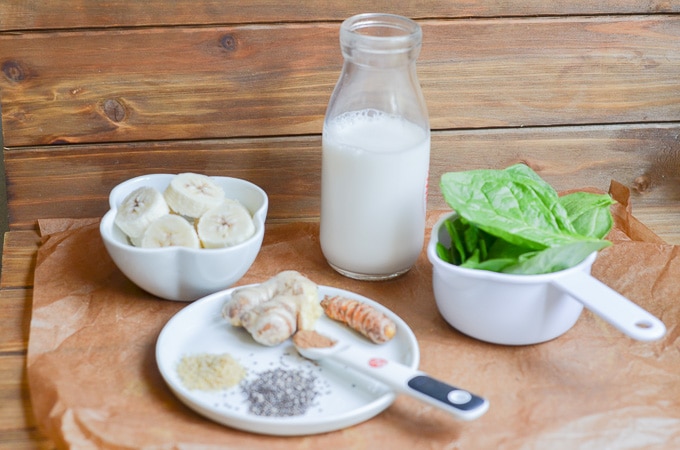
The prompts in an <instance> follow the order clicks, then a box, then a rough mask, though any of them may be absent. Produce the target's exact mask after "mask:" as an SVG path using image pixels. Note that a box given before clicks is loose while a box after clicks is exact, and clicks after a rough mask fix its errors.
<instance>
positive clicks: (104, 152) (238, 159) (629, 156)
mask: <svg viewBox="0 0 680 450" xmlns="http://www.w3.org/2000/svg"><path fill="white" fill-rule="evenodd" d="M679 135H680V125H637V126H623V125H621V126H592V127H558V128H536V129H509V130H506V129H502V130H460V131H446V132H435V133H434V134H433V137H432V157H431V165H430V190H429V199H428V207H429V208H431V209H440V208H443V207H445V204H444V202H443V200H442V197H441V194H440V192H439V189H438V187H437V183H438V179H439V177H440V176H441V174H442V173H444V172H446V171H453V170H469V169H475V168H485V167H492V168H503V167H507V166H508V165H510V164H513V163H516V162H526V163H527V164H529V165H530V166H532V167H533V168H534V169H535V170H536V171H537V172H538V173H539V174H540V175H541V176H542V177H544V178H545V179H546V180H547V181H548V182H549V183H551V184H552V185H553V186H555V188H556V189H558V190H564V189H572V188H577V187H584V186H594V187H597V188H599V189H602V190H606V189H607V188H608V187H609V183H610V181H611V180H612V179H616V180H617V181H619V182H621V183H623V184H625V185H627V186H629V187H630V188H631V189H632V190H633V191H634V198H633V206H634V209H635V211H636V212H641V213H644V210H645V209H646V208H661V209H663V211H664V212H663V214H662V215H659V217H660V219H661V220H668V221H669V223H667V224H666V225H664V226H663V227H662V226H659V227H653V228H655V231H657V232H658V233H660V234H663V235H665V236H666V237H667V238H670V239H671V240H672V241H675V242H679V243H680V230H678V229H677V227H675V226H674V224H673V221H677V220H679V219H680V140H679V138H678V136H679ZM5 156H6V161H5V164H6V167H7V171H8V173H12V178H11V179H9V180H8V183H9V184H8V192H9V196H10V211H9V212H10V220H11V224H12V227H13V229H30V228H32V227H34V223H35V220H36V219H37V218H49V217H98V216H101V215H103V214H104V213H105V212H106V210H107V209H108V202H107V196H108V192H109V191H110V189H111V188H112V187H113V186H115V185H116V184H117V183H119V182H121V181H123V180H125V179H127V178H130V177H133V176H136V175H142V174H145V173H162V172H166V173H178V172H182V171H195V172H200V173H207V174H209V175H223V176H234V177H239V178H245V179H248V180H250V181H252V182H254V183H256V184H258V185H260V186H261V187H262V188H263V189H265V191H267V193H268V194H269V197H270V207H269V215H268V220H270V221H291V220H316V219H318V215H319V202H320V180H321V179H320V172H321V142H320V138H319V137H317V136H310V137H290V138H277V139H230V140H221V141H184V142H172V143H155V144H149V143H139V144H121V145H117V144H109V145H97V146H94V145H83V146H55V147H36V148H31V149H20V150H9V151H7V152H6V155H5ZM395 182H397V180H395Z"/></svg>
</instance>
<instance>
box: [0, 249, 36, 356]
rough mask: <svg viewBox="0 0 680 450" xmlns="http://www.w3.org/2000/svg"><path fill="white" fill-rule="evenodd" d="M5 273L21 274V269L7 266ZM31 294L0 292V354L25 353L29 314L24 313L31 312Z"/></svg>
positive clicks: (18, 291) (11, 291)
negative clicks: (0, 323)
mask: <svg viewBox="0 0 680 450" xmlns="http://www.w3.org/2000/svg"><path fill="white" fill-rule="evenodd" d="M13 248H14V247H13ZM36 250H37V248H36ZM7 271H9V272H15V271H16V272H22V271H23V268H22V267H20V266H18V267H15V266H13V265H9V266H8V267H7ZM32 294H33V291H32V290H31V289H2V290H0V321H1V322H2V324H3V327H2V328H3V331H2V333H1V334H0V352H15V353H22V352H25V351H26V342H28V325H29V321H30V314H26V312H28V311H30V310H31V301H32Z"/></svg>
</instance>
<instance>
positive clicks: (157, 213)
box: [100, 173, 269, 301]
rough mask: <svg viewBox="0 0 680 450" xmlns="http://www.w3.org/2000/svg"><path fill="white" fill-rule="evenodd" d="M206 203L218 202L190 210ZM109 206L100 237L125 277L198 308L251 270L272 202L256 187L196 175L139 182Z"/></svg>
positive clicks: (125, 186) (126, 185)
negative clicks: (196, 303) (195, 302)
mask: <svg viewBox="0 0 680 450" xmlns="http://www.w3.org/2000/svg"><path fill="white" fill-rule="evenodd" d="M173 181H175V182H176V183H175V184H176V185H177V184H178V183H179V185H178V186H173V187H171V185H172V183H173ZM215 188H217V189H218V190H219V191H217V190H215ZM220 192H221V193H220ZM206 196H207V197H210V198H211V199H212V200H208V201H206V200H205V198H202V199H201V200H200V202H202V206H200V208H199V207H197V206H196V205H193V206H190V205H189V203H190V202H192V199H194V200H195V201H194V202H198V200H196V198H197V197H206ZM159 197H160V200H159ZM178 198H179V199H180V200H179V203H178V202H177V199H178ZM109 204H110V206H111V209H110V210H109V211H108V212H107V213H106V214H105V215H104V217H103V218H102V221H101V223H100V233H101V236H102V239H103V241H104V244H105V246H106V249H107V251H108V252H109V255H110V256H111V258H112V259H113V261H114V262H115V263H116V265H117V266H118V267H119V269H120V270H121V271H122V272H123V273H124V274H125V275H126V276H127V277H128V278H129V279H130V280H131V281H132V282H134V283H135V284H137V285H138V286H139V287H141V288H142V289H144V290H146V291H148V292H150V293H152V294H154V295H156V296H158V297H161V298H164V299H168V300H180V301H193V300H196V299H198V298H200V297H203V296H205V295H208V294H210V293H213V292H216V291H218V290H222V289H226V288H228V287H230V286H231V285H233V284H234V283H235V282H236V281H238V280H239V279H240V278H241V277H242V276H243V275H244V274H245V273H246V271H247V270H248V269H249V268H250V266H251V265H252V263H253V262H254V260H255V257H256V256H257V254H258V252H259V250H260V248H261V246H262V240H263V238H264V226H265V219H266V216H267V209H268V206H269V200H268V197H267V194H266V193H265V192H264V190H262V189H261V188H260V187H259V186H257V185H255V184H253V183H251V182H249V181H246V180H243V179H239V178H231V177H217V176H211V177H207V176H205V175H200V174H191V173H188V174H180V175H175V174H153V175H144V176H141V177H136V178H132V179H130V180H127V181H125V182H123V183H121V184H119V185H118V186H116V187H115V188H113V189H112V190H111V194H110V196H109ZM178 204H179V206H178ZM180 210H181V213H180ZM204 215H205V217H204V218H203V220H201V216H204ZM193 216H197V217H193ZM180 221H181V222H180ZM201 223H202V225H201Z"/></svg>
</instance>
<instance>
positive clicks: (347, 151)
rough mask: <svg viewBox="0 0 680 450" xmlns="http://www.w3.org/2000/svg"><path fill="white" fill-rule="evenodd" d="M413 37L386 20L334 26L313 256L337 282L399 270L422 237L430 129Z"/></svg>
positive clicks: (412, 26) (409, 24)
mask: <svg viewBox="0 0 680 450" xmlns="http://www.w3.org/2000/svg"><path fill="white" fill-rule="evenodd" d="M421 40H422V31H421V29H420V26H419V25H418V24H417V23H415V22H414V21H412V20H410V19H407V18H405V17H401V16H395V15H389V14H360V15H357V16H353V17H350V18H349V19H347V20H345V21H344V22H343V23H342V25H341V27H340V46H341V49H342V55H343V57H344V64H343V68H342V73H341V74H340V78H339V80H338V82H337V85H336V86H335V90H334V91H333V94H332V96H331V99H330V102H329V104H328V109H327V111H326V117H325V120H324V126H323V139H322V146H323V151H322V171H321V231H320V239H321V249H322V251H323V254H324V257H325V258H326V260H327V261H328V263H329V264H330V265H331V266H332V267H333V268H334V269H335V270H337V271H338V272H339V273H341V274H343V275H345V276H348V277H351V278H356V279H360V280H385V279H390V278H394V277H397V276H399V275H401V274H403V273H405V272H406V271H408V270H409V269H410V268H411V267H412V266H413V265H414V263H415V261H416V260H417V259H418V255H419V254H420V252H421V250H422V247H423V240H424V235H425V213H426V198H427V181H428V171H429V162H430V126H429V119H428V115H427V108H426V106H425V100H424V98H423V95H422V92H421V90H420V85H419V83H418V77H417V75H416V59H417V58H418V54H419V53H420V47H421Z"/></svg>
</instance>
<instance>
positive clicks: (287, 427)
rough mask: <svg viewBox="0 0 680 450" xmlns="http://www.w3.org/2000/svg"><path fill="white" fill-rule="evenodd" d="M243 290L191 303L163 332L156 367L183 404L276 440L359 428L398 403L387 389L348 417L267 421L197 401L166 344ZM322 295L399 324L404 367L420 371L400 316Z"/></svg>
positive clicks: (335, 291)
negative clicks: (176, 372)
mask: <svg viewBox="0 0 680 450" xmlns="http://www.w3.org/2000/svg"><path fill="white" fill-rule="evenodd" d="M250 286H252V285H250ZM243 287H245V286H237V287H233V288H230V289H226V290H223V291H220V292H216V293H214V294H210V295H208V296H205V297H203V298H201V299H199V300H196V301H194V302H192V303H190V304H189V305H187V306H185V307H184V308H182V309H181V310H180V311H178V312H177V313H175V315H173V316H172V317H171V318H170V319H169V320H168V322H167V323H166V324H165V325H164V326H163V328H162V329H161V331H160V333H159V335H158V338H157V340H156V349H155V357H156V366H157V367H158V370H159V371H160V374H161V376H162V378H163V380H164V381H165V383H166V385H167V386H168V387H169V388H170V390H171V391H172V392H173V394H174V395H175V396H176V397H177V398H178V399H179V400H180V401H181V402H182V403H184V404H185V405H186V406H188V407H189V408H191V409H192V410H194V411H195V412H197V413H199V414H201V415H202V416H204V417H206V418H208V419H210V420H212V421H214V422H217V423H219V424H222V425H226V426H229V427H231V428H236V429H239V430H243V431H248V432H252V433H257V434H266V435H274V436H303V435H311V434H319V433H326V432H329V431H335V430H339V429H342V428H346V427H350V426H353V425H357V424H359V423H361V422H364V421H366V420H369V419H371V418H373V417H375V416H376V415H378V414H380V413H381V412H383V411H384V410H385V409H387V408H388V407H389V406H390V405H391V404H392V403H393V402H394V400H395V399H396V394H395V393H394V392H392V391H390V390H388V389H386V390H385V393H384V394H382V395H380V396H378V397H376V398H375V399H374V400H373V401H371V402H369V403H366V404H365V405H363V406H362V407H359V408H356V409H353V410H351V411H348V412H346V413H345V414H334V415H330V416H324V415H322V416H321V417H309V416H294V417H264V416H256V415H253V414H243V413H237V412H233V413H230V412H225V411H218V409H217V408H215V407H213V406H211V405H208V404H206V402H205V401H201V400H200V399H198V398H196V396H194V395H191V392H189V391H188V390H187V389H185V388H183V386H181V385H180V383H178V382H177V381H176V379H175V378H176V377H173V375H172V374H171V373H170V371H172V370H173V364H172V362H171V361H168V358H167V357H166V356H165V352H164V350H165V349H164V345H165V342H166V341H167V340H168V336H169V335H171V334H172V333H173V332H175V330H176V329H177V327H179V326H181V325H180V324H181V323H182V321H183V320H184V319H185V317H190V316H192V315H194V314H200V312H201V311H203V310H206V309H210V308H214V307H215V304H219V305H220V306H221V305H222V304H223V303H224V301H225V300H226V299H227V298H228V297H229V296H230V295H231V293H232V292H233V291H234V290H235V289H240V288H243ZM319 295H320V296H322V297H323V296H324V295H342V296H344V297H349V298H353V299H356V300H359V301H362V302H365V303H367V304H369V305H371V306H373V307H374V308H376V309H378V310H380V311H382V312H383V313H385V314H386V315H387V316H388V317H390V318H391V319H392V320H393V321H394V322H395V323H396V325H397V335H398V336H399V339H400V340H402V341H404V342H405V348H404V351H405V353H406V354H408V355H409V356H410V361H402V363H404V364H406V365H407V366H409V367H411V368H413V369H417V368H418V365H419V363H420V349H419V346H418V341H417V339H416V336H415V334H414V333H413V330H411V328H410V327H409V326H408V324H406V322H405V321H404V320H403V319H402V318H401V317H399V316H398V315H397V314H395V313H394V312H392V311H391V310H390V309H388V308H386V307H385V306H383V305H381V304H380V303H378V302H376V301H374V300H371V299H370V298H368V297H365V296H363V295H360V294H357V293H354V292H351V291H347V290H344V289H340V288H334V287H330V286H322V285H319ZM220 309H221V307H220ZM328 320H330V319H328ZM331 322H333V321H331ZM334 323H337V322H334ZM230 326H231V325H229V324H228V323H227V322H226V321H225V327H227V328H228V327H230ZM337 326H338V327H344V325H342V324H339V323H337ZM234 330H236V328H234ZM234 332H236V331H234ZM402 347H403V346H402ZM282 351H283V350H282Z"/></svg>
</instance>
